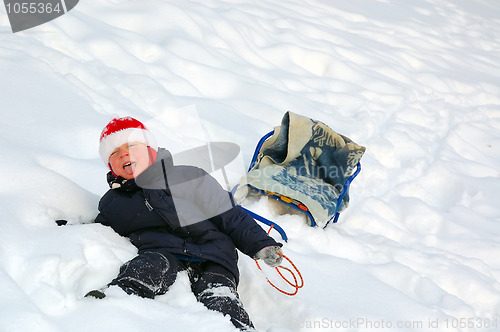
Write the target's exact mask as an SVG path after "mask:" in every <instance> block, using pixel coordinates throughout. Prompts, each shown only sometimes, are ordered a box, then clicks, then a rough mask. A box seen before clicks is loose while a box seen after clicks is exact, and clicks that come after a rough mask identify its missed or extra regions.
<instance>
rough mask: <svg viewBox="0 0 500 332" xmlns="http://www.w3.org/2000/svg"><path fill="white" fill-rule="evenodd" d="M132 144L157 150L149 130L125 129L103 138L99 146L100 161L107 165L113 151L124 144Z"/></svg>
mask: <svg viewBox="0 0 500 332" xmlns="http://www.w3.org/2000/svg"><path fill="white" fill-rule="evenodd" d="M134 142H139V143H144V144H146V145H147V146H150V147H151V148H153V149H154V150H158V145H157V144H156V140H155V138H154V136H153V135H152V134H151V132H150V131H149V130H144V129H140V128H127V129H123V130H119V131H116V132H114V133H111V134H109V135H108V136H106V137H103V139H102V140H101V142H100V145H99V155H100V156H101V159H102V160H103V161H104V162H105V163H106V164H107V163H108V162H109V156H111V153H113V151H114V150H115V149H117V148H119V147H120V146H122V145H123V144H125V143H134Z"/></svg>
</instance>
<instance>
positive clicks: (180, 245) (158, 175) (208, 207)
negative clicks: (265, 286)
mask: <svg viewBox="0 0 500 332" xmlns="http://www.w3.org/2000/svg"><path fill="white" fill-rule="evenodd" d="M99 153H100V155H101V158H102V159H103V160H104V161H105V162H106V163H107V164H108V166H109V168H110V170H111V171H110V172H109V173H108V175H107V176H108V183H109V185H110V187H111V189H110V190H109V191H108V192H107V193H106V194H105V195H104V196H103V197H102V198H101V200H100V202H99V215H98V216H97V218H96V219H95V221H96V222H98V223H101V224H103V225H106V226H110V227H112V228H113V229H114V230H115V231H116V232H117V233H118V234H120V235H122V236H126V237H128V238H130V240H131V242H132V243H133V244H134V245H135V246H136V247H137V248H138V255H137V256H136V257H135V258H133V259H132V260H131V261H129V262H127V263H125V264H124V265H123V266H122V267H121V268H120V272H119V274H118V276H117V277H116V278H115V279H114V280H113V281H111V282H110V283H109V285H117V286H119V287H120V288H121V289H123V290H124V291H125V292H127V293H128V294H135V295H138V296H142V297H147V298H154V297H155V296H156V295H160V294H164V293H165V292H166V291H167V290H168V288H169V287H170V286H171V285H172V284H173V283H174V281H175V279H176V276H177V273H178V272H179V271H181V270H187V271H188V275H189V278H190V280H191V288H192V291H193V293H194V294H195V295H196V298H197V299H198V301H200V302H201V303H203V304H204V305H205V306H206V307H207V308H209V309H211V310H216V311H219V312H221V313H223V314H227V315H229V316H230V318H231V322H232V323H233V324H234V325H235V326H236V327H238V328H240V329H252V328H253V325H252V322H251V321H250V318H249V317H248V314H247V312H246V311H245V310H244V309H243V306H242V304H241V302H240V300H239V298H238V294H237V291H236V288H237V285H238V281H239V272H238V266H237V260H238V254H237V251H236V248H238V249H239V250H240V251H242V252H243V253H245V254H247V255H248V256H250V257H252V258H256V259H259V258H260V259H263V260H264V262H265V263H267V264H268V265H270V266H277V265H279V264H280V263H281V260H282V257H281V255H282V253H281V249H280V247H281V244H280V243H277V242H276V241H274V240H273V239H272V238H271V237H269V236H268V235H267V234H266V232H265V231H264V230H263V229H262V228H261V227H260V226H259V225H257V224H256V222H255V221H254V220H253V219H252V218H251V217H250V216H249V215H248V214H247V213H246V212H244V211H243V210H242V209H240V208H238V207H236V206H235V205H234V203H233V200H232V197H231V195H230V194H229V193H228V192H227V191H225V190H224V189H222V187H221V186H220V185H219V184H218V182H217V181H216V180H215V179H214V178H213V177H211V176H210V175H208V174H207V173H206V172H204V171H203V170H202V169H199V168H196V167H192V166H173V163H172V157H171V155H170V153H169V152H168V151H167V150H165V149H162V148H157V145H156V143H155V140H154V137H153V136H152V134H151V132H150V131H149V130H148V129H147V128H146V127H145V126H144V125H143V124H142V123H141V122H139V121H138V120H136V119H133V118H131V117H126V118H119V119H113V120H112V121H111V122H110V123H109V124H108V125H107V126H106V127H105V128H104V130H103V131H102V133H101V138H100V147H99ZM109 285H108V286H109ZM87 296H94V297H98V298H99V297H101V298H102V297H104V296H105V295H104V293H103V292H102V291H92V292H89V294H87Z"/></svg>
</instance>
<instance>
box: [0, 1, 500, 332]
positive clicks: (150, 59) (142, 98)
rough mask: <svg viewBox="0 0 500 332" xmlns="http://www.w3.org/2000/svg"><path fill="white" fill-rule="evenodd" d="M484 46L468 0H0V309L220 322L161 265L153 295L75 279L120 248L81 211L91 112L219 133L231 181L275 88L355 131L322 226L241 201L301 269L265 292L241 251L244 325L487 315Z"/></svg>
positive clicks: (492, 286) (113, 322) (187, 132)
mask: <svg viewBox="0 0 500 332" xmlns="http://www.w3.org/2000/svg"><path fill="white" fill-rule="evenodd" d="M499 63H500V4H499V3H498V2H495V1H487V0H484V1H480V0H474V1H473V0H470V1H465V0H457V1H440V0H424V1H416V0H407V1H396V0H378V1H360V0H351V1H321V0H308V1H305V0H289V1H284V2H280V1H265V0H264V1H248V0H239V1H228V0H226V1H224V0H218V1H213V0H206V1H176V2H174V1H161V0H142V1H127V0H101V1H80V3H79V4H78V5H77V6H76V7H75V8H74V9H73V10H72V11H70V12H69V13H68V14H66V15H64V16H62V17H60V18H58V19H56V20H54V21H51V22H49V23H47V24H44V25H41V26H38V27H36V28H33V29H30V30H26V31H24V32H20V33H16V34H13V33H12V32H11V30H10V26H9V21H8V19H7V14H6V12H5V8H4V7H3V6H0V100H1V122H0V155H1V157H2V163H1V164H0V230H1V231H0V331H2V332H3V331H6V332H7V331H9V332H10V331H15V332H56V331H61V332H67V331H71V332H73V331H74V332H77V331H82V332H83V331H85V332H87V331H99V332H105V331H110V332H111V331H113V332H115V331H124V332H129V331H145V332H155V331H185V332H190V331H192V332H203V331H220V332H223V331H227V332H229V331H234V328H233V327H232V325H231V323H230V322H229V320H228V319H227V317H223V316H222V315H220V314H218V313H215V312H210V311H208V310H207V309H205V308H204V307H203V306H202V305H201V304H199V303H197V302H196V300H195V298H194V296H193V295H192V294H191V292H190V290H189V282H188V278H187V276H186V275H184V274H182V273H181V274H180V275H179V278H178V280H177V281H176V283H175V284H174V286H173V287H172V289H171V290H170V291H169V292H168V293H167V294H165V295H163V296H160V297H158V298H157V299H155V300H146V299H141V298H138V297H134V296H128V295H126V294H125V293H123V292H122V291H121V290H119V289H114V288H112V289H110V291H109V295H108V297H107V298H106V299H104V300H94V299H89V298H82V297H83V295H84V294H85V293H86V292H88V291H89V290H92V289H95V288H99V287H101V286H103V285H105V284H106V283H107V282H109V281H110V280H111V279H112V278H113V277H114V276H115V275H116V273H117V271H118V269H119V267H120V265H121V264H122V263H124V262H126V261H127V260H129V259H130V258H132V257H133V256H134V255H135V253H136V249H135V248H134V247H133V246H132V245H131V244H130V242H129V241H128V240H127V239H125V238H122V237H120V236H118V235H117V234H115V233H114V232H113V231H112V230H111V229H109V228H106V227H103V226H101V225H97V224H92V223H91V222H92V221H93V218H94V217H95V215H96V213H97V202H98V200H99V198H100V197H101V196H102V195H103V194H104V193H105V191H106V190H107V189H108V187H107V183H106V181H105V174H106V167H105V165H103V163H102V161H101V160H100V159H99V155H98V139H99V134H100V131H101V130H102V128H103V127H104V126H105V124H106V123H107V122H108V121H109V120H110V119H111V118H112V117H113V116H114V115H120V116H125V115H130V116H133V117H137V118H138V119H140V120H142V121H144V122H145V123H146V125H148V126H149V127H151V130H152V131H153V132H154V133H155V135H156V137H157V140H158V142H159V143H160V145H161V146H164V147H166V148H169V149H170V150H171V151H173V152H180V151H184V150H186V149H187V148H189V147H194V146H197V145H201V144H203V143H204V142H205V141H207V140H211V141H230V142H234V143H237V144H238V145H239V146H240V147H241V155H240V158H238V160H237V161H236V162H235V163H234V164H232V165H233V166H232V167H230V168H228V172H229V177H230V182H231V184H233V185H234V184H236V183H237V182H238V179H239V177H240V176H241V175H243V174H244V171H245V167H247V166H248V163H249V161H250V158H251V156H252V153H253V150H254V147H255V144H256V143H257V141H258V140H259V138H260V137H261V136H263V135H264V134H265V133H267V132H268V131H270V130H271V129H272V128H273V127H274V126H276V125H279V123H280V121H281V117H282V116H283V114H284V112H285V111H287V110H290V111H293V112H296V113H299V114H302V115H305V116H308V117H311V118H314V119H317V120H321V121H323V122H325V123H326V124H328V125H330V126H331V127H332V128H333V129H334V130H336V131H338V132H339V133H342V134H344V135H346V136H348V137H350V138H351V139H353V140H354V141H356V142H357V143H359V144H361V145H364V146H366V147H367V152H366V154H365V156H364V157H363V159H362V166H363V170H362V171H361V173H360V175H359V176H358V178H357V179H356V180H355V181H354V182H353V184H352V187H351V205H350V207H349V208H348V209H347V210H346V211H345V212H344V213H343V214H342V215H341V218H340V221H339V223H338V224H334V225H331V226H329V227H328V228H327V229H326V230H322V229H316V228H310V227H308V226H307V225H306V224H305V222H304V218H303V217H302V216H300V215H296V214H285V215H280V214H278V213H277V210H276V209H275V208H274V205H273V203H272V202H269V201H268V200H267V199H262V200H257V201H248V206H247V207H249V208H251V209H253V210H255V211H257V212H259V213H261V214H262V215H264V216H267V217H269V218H271V219H273V220H275V221H276V222H278V223H279V224H280V225H281V226H282V227H283V228H284V229H285V230H286V232H287V234H288V236H289V238H290V240H289V242H288V243H287V244H285V246H284V252H285V254H286V255H288V256H289V257H290V258H291V259H292V260H293V261H294V262H295V264H296V265H297V266H298V268H299V269H300V271H301V272H302V274H303V277H304V281H305V285H304V287H303V288H302V289H301V290H300V291H299V293H298V295H296V296H294V297H288V296H285V295H283V294H281V293H279V292H277V291H276V290H274V289H273V288H272V287H271V286H269V285H268V284H267V282H266V279H265V277H264V275H263V274H262V273H261V272H260V271H259V270H258V269H257V267H256V266H255V263H254V262H253V261H252V260H251V259H250V258H248V257H246V256H243V255H242V256H241V259H240V263H239V265H240V269H241V273H242V276H241V283H240V286H239V292H240V295H241V298H242V301H243V303H244V304H245V306H246V308H247V310H248V311H249V313H250V315H251V317H252V319H253V321H254V323H255V324H256V327H257V328H258V329H259V330H262V331H270V332H284V331H301V332H306V331H307V332H309V331H481V332H483V331H498V330H500V206H499V204H498V202H499V200H498V195H499V194H500V67H499ZM216 173H217V172H216ZM215 175H216V176H217V177H218V178H220V174H215ZM56 219H67V220H68V221H69V223H70V225H68V226H65V227H58V226H56V224H55V223H54V220H56ZM273 236H276V237H277V238H278V236H277V233H273ZM272 273H273V272H272V271H266V274H268V275H269V276H270V278H272V277H273V274H272Z"/></svg>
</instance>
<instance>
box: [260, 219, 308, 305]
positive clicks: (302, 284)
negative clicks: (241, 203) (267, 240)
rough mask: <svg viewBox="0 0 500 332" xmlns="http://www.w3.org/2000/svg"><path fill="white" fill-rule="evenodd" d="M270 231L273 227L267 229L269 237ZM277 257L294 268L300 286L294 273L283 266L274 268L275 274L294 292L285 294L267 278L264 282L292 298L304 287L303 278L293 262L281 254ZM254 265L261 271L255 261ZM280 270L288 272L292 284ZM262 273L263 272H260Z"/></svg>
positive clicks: (284, 292)
mask: <svg viewBox="0 0 500 332" xmlns="http://www.w3.org/2000/svg"><path fill="white" fill-rule="evenodd" d="M272 229H273V226H271V228H270V229H269V231H268V232H267V234H268V235H269V233H270V232H271V230H272ZM279 255H280V256H281V257H283V258H284V259H286V260H287V261H288V262H289V263H290V264H291V265H292V267H293V268H294V270H295V271H296V272H297V275H298V276H299V278H300V285H299V283H298V280H297V276H296V275H295V273H294V272H293V271H292V270H291V269H289V268H287V267H285V266H281V265H280V266H277V267H275V269H276V271H277V272H278V274H279V275H280V276H281V278H283V280H285V282H286V283H287V284H289V285H290V286H292V287H293V288H295V291H293V292H286V291H284V290H282V289H280V288H278V287H277V286H276V285H275V284H273V283H272V282H271V280H269V278H268V277H267V276H266V280H267V282H268V283H269V284H270V285H271V286H273V287H274V288H275V289H277V290H278V291H279V292H281V293H283V294H285V295H290V296H294V295H295V294H297V293H298V292H299V289H300V288H302V287H303V286H304V278H302V274H301V273H300V271H299V269H298V268H297V266H295V264H293V262H292V261H291V260H290V258H288V257H286V256H285V255H283V254H279ZM255 264H257V267H258V268H259V270H261V271H262V268H261V267H260V264H259V262H258V261H257V260H255ZM280 270H285V271H288V272H289V273H290V274H291V275H292V277H293V280H294V282H293V283H292V282H291V281H290V280H289V279H287V278H286V277H285V276H284V275H283V273H281V271H280ZM262 272H264V271H262Z"/></svg>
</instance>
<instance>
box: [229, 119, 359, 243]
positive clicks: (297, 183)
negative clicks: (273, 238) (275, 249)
mask: <svg viewBox="0 0 500 332" xmlns="http://www.w3.org/2000/svg"><path fill="white" fill-rule="evenodd" d="M365 150H366V149H365V148H364V147H362V146H360V145H357V144H356V143H354V142H353V141H352V140H350V139H349V138H347V137H345V136H343V135H340V134H338V133H336V132H335V131H333V130H332V129H331V128H329V127H328V126H327V125H325V124H324V123H322V122H319V121H315V120H312V119H309V118H305V117H303V116H300V115H297V114H294V113H292V112H287V113H286V114H285V115H284V117H283V120H282V123H281V126H279V127H276V128H275V129H274V130H273V131H271V132H269V133H267V134H266V135H264V136H263V137H262V138H261V139H260V140H259V142H258V144H257V146H256V148H255V151H254V154H253V157H252V160H251V162H250V166H249V168H248V171H247V174H246V175H245V176H244V177H243V178H242V181H241V182H240V184H239V185H237V186H235V187H234V188H233V190H232V192H233V195H234V197H235V198H236V200H237V201H239V202H242V201H243V200H244V198H245V197H246V196H247V194H248V193H249V192H250V191H253V192H257V193H260V194H262V195H265V196H268V197H270V198H271V199H274V200H276V201H278V202H280V203H281V204H285V205H287V206H289V207H291V208H293V209H295V210H298V211H300V212H301V213H303V214H305V215H306V217H307V223H308V225H309V226H311V227H320V228H326V227H327V226H328V225H330V224H332V223H337V221H338V220H339V216H340V213H341V212H342V211H343V210H344V209H345V208H346V207H347V206H348V203H349V187H350V185H351V183H352V181H353V180H354V179H355V178H356V176H357V175H358V174H359V172H360V171H361V163H360V159H361V157H362V155H363V154H364V152H365ZM239 206H240V208H242V209H243V210H245V211H247V212H248V213H249V214H250V215H251V216H252V217H253V218H254V219H256V220H257V221H260V222H262V223H264V224H266V225H268V226H270V227H272V228H274V229H275V230H276V231H278V232H279V233H280V235H281V238H282V239H283V240H284V241H285V242H286V241H288V237H287V235H286V232H285V231H284V230H283V228H282V227H281V226H280V225H278V224H277V223H275V222H273V221H271V220H269V219H267V218H265V217H263V216H261V215H259V214H258V213H255V212H254V211H251V210H249V209H247V208H245V207H243V206H242V205H241V204H240V205H239Z"/></svg>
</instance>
